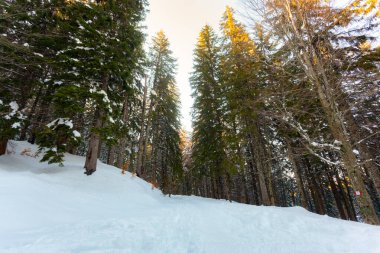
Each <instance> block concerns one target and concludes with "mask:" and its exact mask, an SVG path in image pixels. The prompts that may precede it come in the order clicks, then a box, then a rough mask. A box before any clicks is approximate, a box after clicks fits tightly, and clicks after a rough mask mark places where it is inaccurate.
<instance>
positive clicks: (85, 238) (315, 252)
mask: <svg viewBox="0 0 380 253" xmlns="http://www.w3.org/2000/svg"><path fill="white" fill-rule="evenodd" d="M36 149H37V148H36V147H35V146H32V145H30V144H28V143H25V142H13V141H12V142H10V145H9V146H8V151H9V152H8V153H9V154H8V155H5V156H1V157H0V203H1V205H0V252H1V253H5V252H7V253H15V252H28V253H29V252H32V253H33V252H36V253H37V252H38V253H55V252H75V253H79V252H86V253H87V252H94V253H104V252H106V253H110V252H112V253H121V252H123V253H124V252H131V253H132V252H133V253H136V252H137V253H138V252H157V253H163V252H164V253H171V252H172V253H182V252H184V253H185V252H187V253H192V252H194V253H198V252H199V253H203V252H210V253H216V252H217V253H224V252H233V253H239V252H260V253H268V252H274V253H275V252H276V253H277V252H281V253H288V252H289V253H298V252H299V253H301V252H302V253H335V252H339V253H341V252H345V253H350V252H360V253H378V252H380V239H379V238H380V227H376V226H370V225H365V224H360V223H355V222H348V221H343V220H338V219H334V218H330V217H327V216H320V215H317V214H313V213H310V212H307V211H306V210H304V209H302V208H300V207H294V208H280V207H259V206H250V205H243V204H237V203H229V202H227V201H223V200H211V199H204V198H199V197H185V196H172V197H171V198H169V197H167V196H163V195H162V193H161V192H160V191H159V190H157V189H154V190H152V188H151V186H150V185H149V184H148V183H146V182H144V181H143V180H141V179H139V178H136V177H133V176H132V175H131V174H129V173H127V174H126V175H121V173H120V170H118V169H116V168H114V167H112V166H108V165H105V164H102V163H99V166H98V171H97V172H96V173H95V174H94V175H92V176H90V177H87V176H85V175H83V164H84V158H83V157H78V156H73V155H66V162H65V167H59V166H58V165H48V164H46V163H39V162H38V160H39V158H38V157H37V158H35V157H33V154H34V152H35V151H36Z"/></svg>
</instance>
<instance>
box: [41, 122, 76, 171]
mask: <svg viewBox="0 0 380 253" xmlns="http://www.w3.org/2000/svg"><path fill="white" fill-rule="evenodd" d="M73 128H74V125H73V122H72V120H71V119H68V118H58V119H55V120H53V121H52V122H50V123H49V124H47V125H46V126H44V127H43V129H41V132H40V133H39V136H38V137H39V138H38V145H39V153H44V155H43V157H42V159H41V162H48V163H59V164H60V165H62V163H63V158H64V153H65V152H66V151H67V150H68V148H69V147H75V146H77V145H78V144H79V142H80V138H81V135H80V133H79V132H78V131H76V130H74V129H73Z"/></svg>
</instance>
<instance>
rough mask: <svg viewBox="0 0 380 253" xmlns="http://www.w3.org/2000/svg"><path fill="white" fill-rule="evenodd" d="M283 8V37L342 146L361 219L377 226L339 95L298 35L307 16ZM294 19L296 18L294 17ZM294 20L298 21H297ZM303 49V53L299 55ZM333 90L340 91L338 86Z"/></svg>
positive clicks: (310, 47) (288, 6)
mask: <svg viewBox="0 0 380 253" xmlns="http://www.w3.org/2000/svg"><path fill="white" fill-rule="evenodd" d="M283 6H284V10H285V11H286V12H287V13H286V14H287V16H286V17H287V19H288V23H287V24H286V25H287V27H286V28H285V27H283V31H282V32H283V35H284V36H285V39H286V40H288V42H289V43H290V44H291V46H292V47H293V50H294V51H295V53H296V56H297V57H298V60H299V61H300V63H301V65H302V67H303V69H304V71H305V74H306V75H307V76H308V77H309V79H310V81H312V82H313V84H314V85H315V86H316V88H317V94H318V96H319V100H320V102H321V105H322V108H323V110H324V113H325V115H326V118H327V122H328V124H329V128H330V130H331V132H332V135H333V137H334V138H335V140H337V141H339V142H340V143H341V144H342V145H341V146H342V152H341V156H342V160H343V163H344V166H345V168H346V170H347V174H348V176H349V177H350V181H351V183H352V186H353V188H354V191H360V192H361V193H362V196H361V197H359V198H357V202H358V205H359V208H360V212H361V214H362V216H363V219H364V221H365V222H366V223H370V224H380V221H379V219H378V217H377V214H376V212H375V208H374V205H373V203H372V200H371V198H370V195H369V193H368V192H367V190H366V187H365V185H364V181H363V178H362V177H363V172H362V169H361V168H360V166H359V165H358V162H357V160H356V157H355V154H354V153H353V147H352V145H351V142H350V136H349V134H348V132H347V129H346V126H345V120H344V118H343V113H342V112H341V111H340V110H339V105H338V103H337V101H336V97H335V96H336V95H339V94H336V93H334V86H333V85H332V84H331V83H330V81H331V79H330V78H328V76H327V73H326V69H325V68H326V66H325V65H324V64H323V63H324V62H323V60H321V59H320V55H319V54H318V53H317V52H318V49H317V48H316V46H315V45H314V44H313V43H311V41H310V40H311V38H309V41H305V36H303V35H302V34H300V29H299V24H304V25H306V24H308V22H307V20H305V17H306V15H302V13H301V14H300V13H296V14H293V12H292V10H291V4H290V1H289V0H288V1H285V2H284V5H283ZM303 14H305V13H303ZM295 15H298V16H297V17H295ZM297 18H298V19H299V20H297ZM300 21H301V22H300ZM305 29H308V27H305V28H303V30H305ZM309 29H310V28H309ZM289 31H290V32H291V33H292V35H293V36H292V38H291V39H290V37H287V38H286V36H287V35H288V32H289ZM312 33H314V32H313V31H309V34H312ZM302 48H303V49H304V50H305V52H301V51H300V49H302ZM335 86H336V87H338V89H340V88H339V85H335Z"/></svg>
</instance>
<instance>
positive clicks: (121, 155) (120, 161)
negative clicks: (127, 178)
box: [117, 96, 129, 169]
mask: <svg viewBox="0 0 380 253" xmlns="http://www.w3.org/2000/svg"><path fill="white" fill-rule="evenodd" d="M128 121H129V106H128V97H127V96H126V97H125V100H124V108H123V122H124V124H127V122H128ZM126 146H127V138H126V137H122V138H121V140H120V143H119V148H118V152H117V153H118V156H117V167H118V168H120V169H123V167H125V166H124V158H125V147H126Z"/></svg>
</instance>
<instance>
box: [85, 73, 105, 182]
mask: <svg viewBox="0 0 380 253" xmlns="http://www.w3.org/2000/svg"><path fill="white" fill-rule="evenodd" d="M107 88H108V76H107V75H104V77H103V80H102V90H104V91H105V92H107ZM94 117H95V124H94V128H95V129H100V128H101V127H102V125H103V111H102V109H101V108H100V107H97V108H96V111H95V115H94ZM99 147H100V136H99V134H97V133H95V132H94V131H92V132H91V135H90V141H89V144H88V151H87V155H86V162H85V164H84V168H85V170H86V171H85V174H86V175H87V176H90V175H92V173H94V172H95V171H96V165H97V161H98V153H99Z"/></svg>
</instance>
